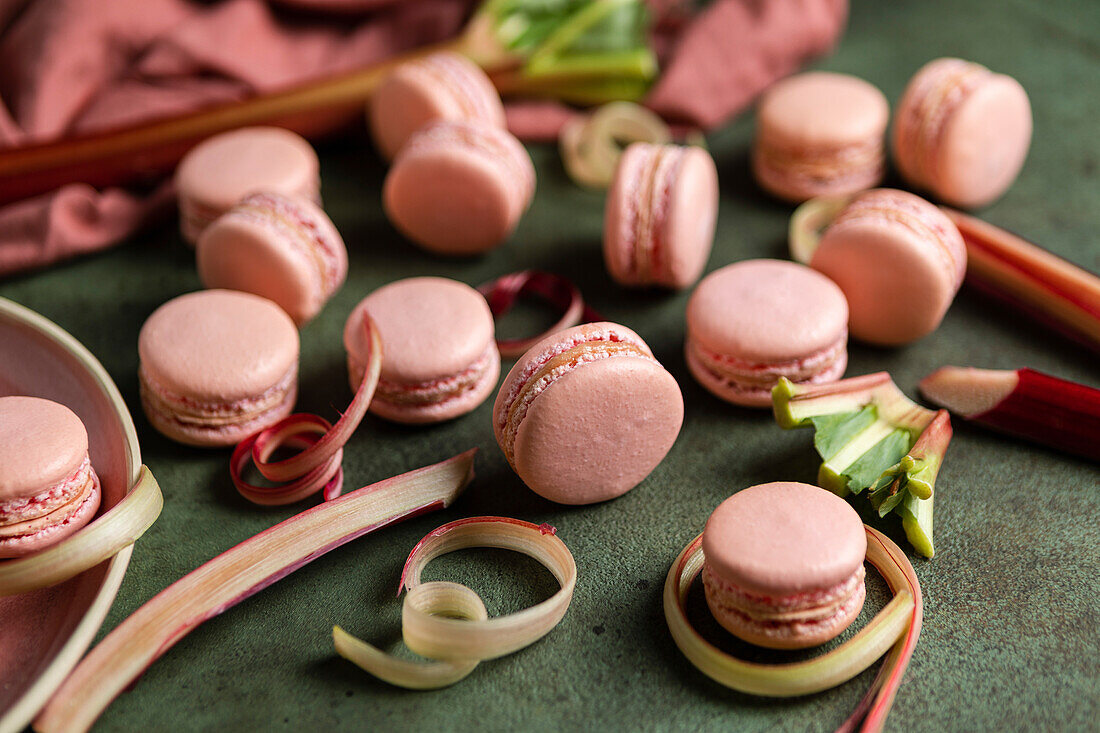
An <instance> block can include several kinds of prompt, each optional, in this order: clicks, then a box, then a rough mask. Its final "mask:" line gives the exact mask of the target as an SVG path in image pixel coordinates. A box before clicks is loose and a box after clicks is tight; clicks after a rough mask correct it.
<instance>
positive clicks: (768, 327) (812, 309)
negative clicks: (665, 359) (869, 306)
mask: <svg viewBox="0 0 1100 733" xmlns="http://www.w3.org/2000/svg"><path fill="white" fill-rule="evenodd" d="M847 344H848V303H847V301H846V300H845V298H844V294H843V293H842V292H841V291H840V288H838V287H837V286H836V284H835V283H833V282H832V281H831V280H830V279H829V278H827V277H825V276H823V275H822V274H821V273H818V272H815V271H814V270H811V269H810V268H808V267H806V266H804V265H799V264H797V263H794V262H785V261H781V260H744V261H742V262H736V263H734V264H732V265H727V266H725V267H723V268H721V269H719V270H715V271H714V272H712V273H710V274H709V275H707V276H706V277H705V278H703V281H702V282H700V283H699V285H698V286H697V287H696V288H695V292H693V293H692V294H691V299H690V300H689V301H688V306H687V338H686V340H685V343H684V353H685V358H686V360H687V365H688V368H689V369H690V371H691V373H692V375H693V376H694V377H695V379H696V381H698V382H699V384H701V385H702V386H703V387H705V388H706V389H707V390H708V391H710V392H711V393H712V394H714V395H716V396H718V397H720V398H722V399H724V400H726V401H727V402H731V403H733V404H735V405H742V406H745V407H770V406H771V404H772V400H771V390H772V387H774V386H775V385H776V384H777V383H778V382H779V378H780V377H786V378H787V379H790V380H791V381H792V382H796V383H808V384H821V383H824V382H832V381H835V380H837V379H840V377H841V376H843V375H844V369H845V367H847V365H848V346H847Z"/></svg>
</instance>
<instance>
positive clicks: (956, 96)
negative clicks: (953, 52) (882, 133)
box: [893, 58, 1032, 208]
mask: <svg viewBox="0 0 1100 733" xmlns="http://www.w3.org/2000/svg"><path fill="white" fill-rule="evenodd" d="M1031 128H1032V122H1031V103H1030V102H1029V101H1028V97H1027V92H1026V91H1024V88H1023V87H1022V86H1021V85H1020V83H1019V82H1018V81H1016V80H1015V79H1013V78H1012V77H1010V76H1007V75H1005V74H996V73H994V72H992V71H990V70H989V69H987V68H985V67H984V66H982V65H981V64H975V63H971V62H969V61H964V60H962V59H955V58H942V59H936V60H934V61H930V62H929V63H927V64H925V65H924V66H923V67H921V69H920V70H919V71H918V72H917V73H916V75H915V76H914V77H913V78H912V79H911V80H910V81H909V84H908V85H907V86H906V87H905V92H904V93H903V94H902V97H901V102H900V103H899V104H898V108H897V111H896V113H895V115H894V130H893V152H894V159H895V160H896V162H897V165H898V168H899V169H900V170H901V174H902V176H903V177H904V178H905V179H906V181H908V182H909V183H910V184H912V185H914V186H917V187H918V188H923V189H925V190H928V191H931V192H932V193H933V194H934V195H935V196H936V198H938V199H940V200H941V201H944V202H945V203H948V204H952V205H954V206H962V207H968V208H970V207H976V206H984V205H986V204H988V203H991V202H992V201H994V200H996V199H997V198H999V197H1000V196H1001V194H1003V193H1004V192H1005V191H1006V190H1007V189H1008V187H1009V186H1011V185H1012V182H1013V181H1015V180H1016V177H1017V176H1018V175H1019V173H1020V169H1021V168H1022V167H1023V165H1024V159H1025V158H1027V151H1028V148H1029V147H1030V146H1031Z"/></svg>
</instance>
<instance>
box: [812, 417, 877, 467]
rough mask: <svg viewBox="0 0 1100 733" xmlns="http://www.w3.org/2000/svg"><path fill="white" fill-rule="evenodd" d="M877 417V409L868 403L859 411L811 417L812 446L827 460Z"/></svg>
mask: <svg viewBox="0 0 1100 733" xmlns="http://www.w3.org/2000/svg"><path fill="white" fill-rule="evenodd" d="M877 419H878V417H877V411H876V410H875V408H874V406H873V405H868V406H867V407H864V408H863V409H862V410H860V411H859V412H842V413H838V414H836V415H818V416H816V417H812V418H810V422H812V423H813V426H814V448H817V453H818V455H819V456H821V457H822V458H823V459H825V460H826V461H827V460H829V459H830V458H832V457H833V456H835V455H836V454H837V453H839V452H840V449H841V448H843V447H844V446H845V445H847V444H848V443H850V442H851V440H852V438H854V437H855V436H856V434H857V433H860V432H862V431H863V430H865V429H866V428H867V426H868V425H870V424H871V423H873V422H874V421H875V420H877Z"/></svg>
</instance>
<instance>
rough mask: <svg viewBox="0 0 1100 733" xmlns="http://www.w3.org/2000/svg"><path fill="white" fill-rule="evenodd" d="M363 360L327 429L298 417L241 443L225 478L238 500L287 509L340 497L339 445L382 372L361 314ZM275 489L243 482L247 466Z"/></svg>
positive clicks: (374, 332) (372, 331)
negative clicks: (287, 451) (343, 406)
mask: <svg viewBox="0 0 1100 733" xmlns="http://www.w3.org/2000/svg"><path fill="white" fill-rule="evenodd" d="M363 327H364V329H365V330H366V334H367V344H368V345H369V356H368V358H367V366H366V371H365V372H364V374H363V380H362V381H361V382H360V383H359V389H357V390H356V391H355V397H353V398H352V400H351V404H350V405H348V409H347V411H346V412H344V414H343V415H341V416H340V419H339V420H337V421H336V425H332V424H331V423H330V422H329V421H328V420H326V419H324V418H323V417H320V416H318V415H311V414H309V413H298V414H295V415H290V416H288V417H285V418H283V419H282V420H280V421H279V422H277V423H275V424H274V425H272V426H271V427H269V428H266V429H264V430H261V431H259V432H258V433H256V434H255V435H252V436H249V437H248V438H245V439H244V440H242V441H241V442H240V443H239V444H238V445H237V447H236V448H235V449H234V450H233V455H232V457H230V459H229V473H230V476H231V477H232V479H233V485H234V486H236V487H237V491H239V492H240V494H241V496H243V497H244V498H246V499H248V500H249V501H251V502H254V503H256V504H263V505H268V506H274V505H280V504H292V503H294V502H296V501H300V500H302V499H304V498H306V497H307V496H310V495H312V494H314V493H316V492H317V491H322V495H323V496H324V499H325V501H330V500H332V499H334V498H336V497H337V496H339V495H340V490H341V488H342V487H343V483H344V472H343V469H342V468H341V466H340V462H341V460H342V459H343V456H344V453H343V448H344V445H345V444H346V443H347V442H348V439H349V438H351V434H352V433H354V432H355V429H356V428H357V427H359V423H360V422H361V421H362V420H363V416H364V415H366V414H367V407H368V406H370V401H371V398H372V397H374V390H375V389H376V388H377V387H378V378H379V375H380V374H381V372H382V340H381V337H380V336H379V335H378V328H377V327H375V325H374V322H373V321H372V320H371V318H370V316H369V315H367V314H364V317H363ZM286 447H291V448H300V449H302V450H301V452H299V453H296V454H295V455H293V456H291V457H290V458H286V459H284V460H281V461H272V460H271V456H272V455H273V454H274V453H275V451H276V450H278V449H279V448H286ZM250 461H251V462H252V463H253V464H254V465H255V466H256V468H257V470H259V472H260V474H261V475H262V476H263V477H264V478H266V479H268V480H269V481H274V482H280V483H281V485H279V486H275V487H265V486H256V485H255V484H250V483H248V482H247V481H245V480H244V478H243V474H244V470H245V468H246V467H247V466H248V463H249V462H250Z"/></svg>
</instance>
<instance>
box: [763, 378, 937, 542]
mask: <svg viewBox="0 0 1100 733" xmlns="http://www.w3.org/2000/svg"><path fill="white" fill-rule="evenodd" d="M772 405H773V410H774V413H775V419H776V422H778V423H779V426H780V427H782V428H784V429H787V430H789V429H791V428H798V427H813V428H814V430H815V433H814V447H815V448H816V449H817V452H818V455H820V456H821V459H822V463H821V468H820V470H819V471H818V484H819V485H820V486H822V487H823V488H826V489H829V490H830V491H832V492H834V493H836V494H838V495H839V496H845V495H847V494H848V493H849V492H851V493H855V494H859V493H860V492H862V491H864V490H867V494H868V498H869V499H870V501H871V504H872V506H874V507H875V509H876V510H877V511H878V513H879V516H880V517H884V516H886V515H887V514H888V513H890V512H891V511H893V512H894V513H896V514H898V515H899V516H900V517H901V519H902V527H903V528H904V529H905V535H906V537H908V539H909V542H910V543H912V545H913V547H914V548H916V550H917V551H918V552H920V553H921V554H922V555H924V556H925V557H932V555H933V554H934V553H935V548H934V545H933V542H932V506H933V500H934V486H935V482H936V476H937V475H938V473H939V469H940V466H941V464H942V462H943V455H944V453H945V452H946V451H947V445H948V443H950V441H951V420H950V418H949V417H948V414H947V411H945V410H940V411H939V412H934V411H932V410H928V409H925V408H923V407H921V406H920V405H918V404H916V403H915V402H913V401H912V400H910V399H909V398H908V397H906V396H905V395H904V394H903V393H902V391H901V390H899V389H898V388H897V386H896V385H895V384H894V382H893V380H891V379H890V375H889V374H887V373H886V372H878V373H876V374H867V375H865V376H862V377H852V378H850V379H842V380H840V381H839V382H833V383H831V384H795V383H793V382H791V381H790V380H788V379H786V378H781V379H780V380H779V384H777V385H776V386H775V388H774V389H773V390H772Z"/></svg>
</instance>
